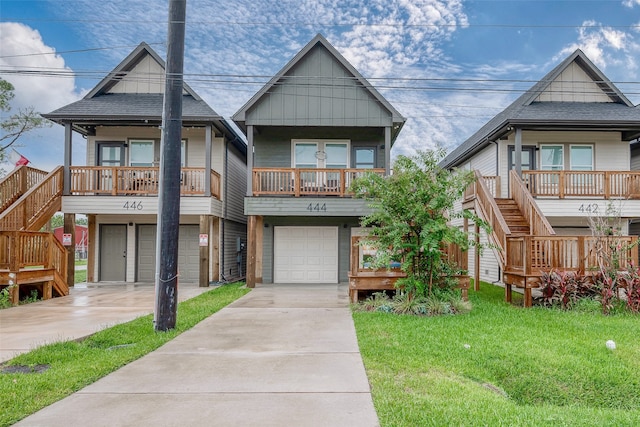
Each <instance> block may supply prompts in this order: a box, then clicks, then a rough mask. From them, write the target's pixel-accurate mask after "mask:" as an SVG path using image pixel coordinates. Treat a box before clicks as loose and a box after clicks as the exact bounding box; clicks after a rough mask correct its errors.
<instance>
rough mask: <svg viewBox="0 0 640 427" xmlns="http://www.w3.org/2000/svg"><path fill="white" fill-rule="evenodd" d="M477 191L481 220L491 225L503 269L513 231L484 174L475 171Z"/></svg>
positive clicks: (477, 205) (491, 236)
mask: <svg viewBox="0 0 640 427" xmlns="http://www.w3.org/2000/svg"><path fill="white" fill-rule="evenodd" d="M474 174H475V177H476V180H475V189H476V208H477V210H478V211H479V213H480V216H481V218H483V219H484V220H485V221H487V222H488V223H489V225H490V226H491V230H492V232H491V233H490V236H489V238H490V239H491V240H493V243H494V244H495V245H496V246H497V247H498V249H499V250H498V251H497V253H498V257H499V259H500V262H501V264H502V268H504V266H505V265H506V248H507V237H509V236H511V230H510V229H509V226H508V225H507V222H506V221H505V219H504V217H503V216H502V213H501V212H500V209H499V208H498V205H497V204H496V201H495V199H494V197H493V195H492V194H491V192H490V191H489V189H488V187H487V185H486V183H485V181H484V179H483V178H482V174H480V171H478V170H475V171H474Z"/></svg>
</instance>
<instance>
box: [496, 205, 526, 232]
mask: <svg viewBox="0 0 640 427" xmlns="http://www.w3.org/2000/svg"><path fill="white" fill-rule="evenodd" d="M495 201H496V205H498V209H499V210H500V213H501V214H502V217H503V218H504V220H505V222H506V223H507V226H508V227H509V230H510V231H511V236H527V235H529V234H531V227H530V226H529V221H527V219H526V218H525V217H524V215H523V214H522V211H521V210H520V208H519V207H518V204H517V203H516V201H515V200H513V199H495Z"/></svg>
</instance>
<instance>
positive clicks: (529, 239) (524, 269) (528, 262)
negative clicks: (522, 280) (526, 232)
mask: <svg viewBox="0 0 640 427" xmlns="http://www.w3.org/2000/svg"><path fill="white" fill-rule="evenodd" d="M598 246H599V247H600V248H601V249H600V250H604V251H607V252H608V254H609V256H611V255H613V254H614V253H615V252H616V251H617V254H615V255H616V259H617V262H618V268H620V269H621V270H625V269H627V268H628V267H630V266H631V265H637V263H638V237H637V236H518V237H508V238H507V260H508V265H507V266H506V268H505V272H506V273H514V274H519V275H523V276H539V275H540V274H542V273H543V272H549V271H551V270H555V271H578V272H581V273H583V274H593V273H595V272H596V271H597V267H598V260H597V255H598V249H597V247H598Z"/></svg>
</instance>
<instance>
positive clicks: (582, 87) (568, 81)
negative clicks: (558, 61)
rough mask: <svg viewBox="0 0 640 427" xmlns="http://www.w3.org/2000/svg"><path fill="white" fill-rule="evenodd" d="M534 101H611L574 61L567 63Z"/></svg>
mask: <svg viewBox="0 0 640 427" xmlns="http://www.w3.org/2000/svg"><path fill="white" fill-rule="evenodd" d="M534 102H612V100H611V98H609V97H608V96H607V95H605V93H604V92H603V91H602V89H601V88H600V87H599V86H598V84H597V83H596V82H595V81H594V80H593V78H592V77H589V75H588V74H587V73H585V71H584V69H583V68H582V67H581V66H580V65H578V64H577V63H576V62H572V63H571V64H569V66H568V67H567V68H565V69H564V70H563V71H562V73H560V75H559V76H558V77H556V78H555V80H554V81H552V82H551V84H549V86H548V87H547V88H546V89H545V90H544V91H543V92H542V93H541V94H540V95H538V97H537V98H536V99H535V101H534Z"/></svg>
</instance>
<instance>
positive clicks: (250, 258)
mask: <svg viewBox="0 0 640 427" xmlns="http://www.w3.org/2000/svg"><path fill="white" fill-rule="evenodd" d="M256 223H257V217H256V215H250V216H249V224H248V230H247V240H248V242H247V243H248V244H247V252H248V253H247V281H246V282H247V287H248V288H255V287H256V248H257V246H256V225H257V224H256Z"/></svg>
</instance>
